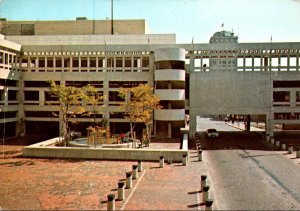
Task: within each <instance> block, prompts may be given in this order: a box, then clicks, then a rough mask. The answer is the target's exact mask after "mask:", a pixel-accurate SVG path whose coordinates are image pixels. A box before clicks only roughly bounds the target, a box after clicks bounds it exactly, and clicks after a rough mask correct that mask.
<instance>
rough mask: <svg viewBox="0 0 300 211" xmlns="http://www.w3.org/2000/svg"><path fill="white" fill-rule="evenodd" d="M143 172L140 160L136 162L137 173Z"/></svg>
mask: <svg viewBox="0 0 300 211" xmlns="http://www.w3.org/2000/svg"><path fill="white" fill-rule="evenodd" d="M142 171H143V163H142V160H138V172H142Z"/></svg>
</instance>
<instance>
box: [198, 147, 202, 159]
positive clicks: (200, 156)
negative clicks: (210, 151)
mask: <svg viewBox="0 0 300 211" xmlns="http://www.w3.org/2000/svg"><path fill="white" fill-rule="evenodd" d="M198 161H202V149H201V150H199V152H198Z"/></svg>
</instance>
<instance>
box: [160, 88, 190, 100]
mask: <svg viewBox="0 0 300 211" xmlns="http://www.w3.org/2000/svg"><path fill="white" fill-rule="evenodd" d="M155 95H156V96H157V97H159V99H160V100H185V90H184V89H156V90H155Z"/></svg>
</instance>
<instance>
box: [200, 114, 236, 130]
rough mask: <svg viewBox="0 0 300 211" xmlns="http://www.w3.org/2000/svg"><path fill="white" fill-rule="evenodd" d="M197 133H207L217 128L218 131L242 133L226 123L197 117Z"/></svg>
mask: <svg viewBox="0 0 300 211" xmlns="http://www.w3.org/2000/svg"><path fill="white" fill-rule="evenodd" d="M196 121H197V129H196V131H206V130H207V129H208V128H215V129H216V130H217V131H240V130H239V129H237V128H234V127H231V126H229V125H226V124H225V122H224V121H221V120H212V119H211V118H203V117H200V116H197V120H196Z"/></svg>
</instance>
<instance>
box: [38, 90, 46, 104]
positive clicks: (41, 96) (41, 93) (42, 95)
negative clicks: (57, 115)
mask: <svg viewBox="0 0 300 211" xmlns="http://www.w3.org/2000/svg"><path fill="white" fill-rule="evenodd" d="M44 103H45V91H44V90H40V91H39V106H43V105H44Z"/></svg>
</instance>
